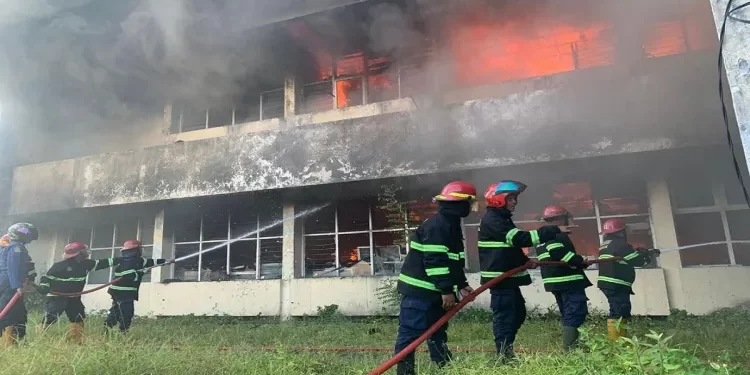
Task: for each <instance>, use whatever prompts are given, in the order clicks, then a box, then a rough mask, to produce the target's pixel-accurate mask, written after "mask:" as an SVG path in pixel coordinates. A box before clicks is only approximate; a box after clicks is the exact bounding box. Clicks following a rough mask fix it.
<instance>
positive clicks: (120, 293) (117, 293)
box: [107, 256, 167, 301]
mask: <svg viewBox="0 0 750 375" xmlns="http://www.w3.org/2000/svg"><path fill="white" fill-rule="evenodd" d="M166 262H167V261H166V259H145V258H142V257H140V256H133V257H123V258H120V264H118V265H117V267H115V278H122V279H121V280H119V281H117V282H115V283H114V284H112V286H110V287H109V290H107V293H109V294H110V295H111V296H112V298H114V299H116V300H120V301H137V300H138V289H139V288H140V287H141V281H143V275H144V272H143V269H144V268H148V267H153V266H155V265H157V264H164V263H166Z"/></svg>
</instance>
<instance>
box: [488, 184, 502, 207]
mask: <svg viewBox="0 0 750 375" xmlns="http://www.w3.org/2000/svg"><path fill="white" fill-rule="evenodd" d="M495 190H497V184H492V185H490V186H487V190H485V191H484V203H485V204H486V205H487V207H503V206H505V197H504V196H501V195H495Z"/></svg>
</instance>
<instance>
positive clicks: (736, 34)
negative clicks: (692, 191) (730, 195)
mask: <svg viewBox="0 0 750 375" xmlns="http://www.w3.org/2000/svg"><path fill="white" fill-rule="evenodd" d="M728 3H729V0H711V8H712V10H713V15H714V21H715V23H716V30H717V32H719V33H721V27H722V24H723V22H724V14H725V12H726V9H727V6H728ZM742 3H744V1H733V2H732V7H733V8H734V7H737V6H738V5H740V4H742ZM747 10H748V8H745V9H743V10H740V11H739V12H737V13H735V14H734V15H735V16H736V17H737V18H743V19H747V17H748V14H750V13H748V11H747ZM725 30H726V32H725V34H724V47H723V48H724V49H723V54H724V68H725V70H726V76H727V83H728V86H729V90H728V91H729V92H731V96H732V102H733V105H734V113H735V116H736V117H737V127H738V128H739V132H740V138H741V141H742V148H743V150H744V151H745V166H746V167H748V168H749V169H750V38H747V36H748V35H750V24H745V23H742V22H738V21H734V20H732V19H727V23H726V27H725ZM727 100H728V98H727Z"/></svg>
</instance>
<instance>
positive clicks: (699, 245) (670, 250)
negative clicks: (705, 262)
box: [659, 240, 750, 254]
mask: <svg viewBox="0 0 750 375" xmlns="http://www.w3.org/2000/svg"><path fill="white" fill-rule="evenodd" d="M728 243H740V244H750V241H740V240H738V241H714V242H703V243H697V244H694V245H685V246H677V247H670V248H667V249H659V251H660V252H661V254H664V253H671V252H673V251H680V250H686V249H692V248H695V247H703V246H711V245H726V244H728Z"/></svg>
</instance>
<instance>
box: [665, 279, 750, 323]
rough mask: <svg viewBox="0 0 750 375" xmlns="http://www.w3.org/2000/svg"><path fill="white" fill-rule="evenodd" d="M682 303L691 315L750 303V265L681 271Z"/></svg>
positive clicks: (680, 288) (677, 306)
mask: <svg viewBox="0 0 750 375" xmlns="http://www.w3.org/2000/svg"><path fill="white" fill-rule="evenodd" d="M679 273H680V281H681V282H680V284H679V285H675V286H674V288H678V289H679V290H680V291H681V293H682V299H681V305H675V306H673V307H674V308H678V309H681V310H685V311H689V312H690V313H692V314H708V313H710V312H712V311H716V310H718V309H721V308H724V307H732V306H739V305H742V306H750V267H701V268H683V269H681V270H679Z"/></svg>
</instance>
